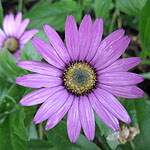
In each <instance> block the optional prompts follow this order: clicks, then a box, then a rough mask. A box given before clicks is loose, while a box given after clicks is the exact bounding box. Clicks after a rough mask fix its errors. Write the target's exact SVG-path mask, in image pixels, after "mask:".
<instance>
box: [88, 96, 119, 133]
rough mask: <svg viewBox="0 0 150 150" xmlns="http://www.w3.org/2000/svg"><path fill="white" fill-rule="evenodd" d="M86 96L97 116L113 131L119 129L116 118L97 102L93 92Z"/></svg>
mask: <svg viewBox="0 0 150 150" xmlns="http://www.w3.org/2000/svg"><path fill="white" fill-rule="evenodd" d="M88 97H89V100H90V103H91V105H92V107H93V109H94V110H95V112H96V113H97V115H98V116H99V118H100V119H101V120H102V121H103V122H104V123H105V124H106V125H107V126H108V127H109V128H111V129H112V130H113V131H115V132H116V131H119V130H120V127H119V122H118V119H117V118H116V117H115V116H114V115H112V114H111V113H110V112H109V111H107V109H106V108H105V107H104V106H103V105H102V104H101V103H100V102H99V100H98V99H97V98H96V97H95V95H94V94H93V93H91V94H89V95H88Z"/></svg>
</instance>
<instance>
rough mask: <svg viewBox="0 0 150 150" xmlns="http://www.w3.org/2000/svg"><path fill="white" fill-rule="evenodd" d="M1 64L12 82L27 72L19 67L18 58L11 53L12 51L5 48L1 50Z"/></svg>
mask: <svg viewBox="0 0 150 150" xmlns="http://www.w3.org/2000/svg"><path fill="white" fill-rule="evenodd" d="M0 64H1V67H2V70H3V72H4V73H5V74H6V75H7V77H8V79H9V80H10V81H11V82H14V79H15V78H16V77H18V76H22V75H24V74H26V73H27V72H26V71H25V70H23V69H21V68H19V67H18V66H17V65H16V64H17V60H16V59H15V58H14V57H13V56H12V55H11V54H10V52H9V51H8V50H7V49H5V48H3V49H2V51H1V52H0Z"/></svg>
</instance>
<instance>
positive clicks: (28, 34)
mask: <svg viewBox="0 0 150 150" xmlns="http://www.w3.org/2000/svg"><path fill="white" fill-rule="evenodd" d="M38 32H39V30H36V29H34V30H28V31H26V32H25V33H24V34H23V35H22V36H21V38H20V43H21V44H26V43H27V42H28V41H29V40H30V39H31V38H32V36H33V35H34V34H36V33H38Z"/></svg>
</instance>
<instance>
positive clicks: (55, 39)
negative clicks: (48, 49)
mask: <svg viewBox="0 0 150 150" xmlns="http://www.w3.org/2000/svg"><path fill="white" fill-rule="evenodd" d="M43 28H44V31H45V33H46V35H47V37H48V40H49V41H50V43H51V44H52V45H53V47H54V49H55V50H56V52H57V54H58V55H59V56H60V58H61V59H62V60H63V61H64V62H65V63H66V64H68V63H69V62H70V56H69V54H68V51H67V49H66V47H65V45H64V43H63V41H62V40H61V38H60V36H59V35H58V34H57V32H56V31H55V30H54V29H53V28H52V27H50V26H49V25H47V24H45V25H44V26H43Z"/></svg>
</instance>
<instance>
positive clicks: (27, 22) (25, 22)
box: [16, 18, 30, 38]
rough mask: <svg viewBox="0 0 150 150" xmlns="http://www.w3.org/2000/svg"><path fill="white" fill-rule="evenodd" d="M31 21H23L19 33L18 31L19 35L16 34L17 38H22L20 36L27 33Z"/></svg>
mask: <svg viewBox="0 0 150 150" xmlns="http://www.w3.org/2000/svg"><path fill="white" fill-rule="evenodd" d="M29 21H30V20H29V19H28V18H27V19H25V20H23V22H22V23H21V24H20V26H19V28H18V31H17V34H16V38H20V36H22V34H23V32H24V31H25V29H26V27H27V26H28V24H29Z"/></svg>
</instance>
